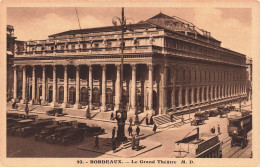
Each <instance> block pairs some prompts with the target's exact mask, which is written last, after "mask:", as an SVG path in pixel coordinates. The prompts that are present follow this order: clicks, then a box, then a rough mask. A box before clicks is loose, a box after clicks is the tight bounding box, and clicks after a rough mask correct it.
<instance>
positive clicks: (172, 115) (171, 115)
mask: <svg viewBox="0 0 260 167" xmlns="http://www.w3.org/2000/svg"><path fill="white" fill-rule="evenodd" d="M171 122H173V114H171Z"/></svg>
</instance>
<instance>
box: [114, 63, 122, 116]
mask: <svg viewBox="0 0 260 167" xmlns="http://www.w3.org/2000/svg"><path fill="white" fill-rule="evenodd" d="M120 96H121V90H120V64H116V86H115V108H114V110H115V111H117V110H118V109H119V105H120Z"/></svg>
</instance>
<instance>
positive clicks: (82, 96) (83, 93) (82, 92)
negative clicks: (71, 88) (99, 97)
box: [80, 87, 88, 105]
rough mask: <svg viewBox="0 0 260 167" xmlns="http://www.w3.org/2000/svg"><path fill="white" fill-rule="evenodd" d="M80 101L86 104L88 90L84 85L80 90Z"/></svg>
mask: <svg viewBox="0 0 260 167" xmlns="http://www.w3.org/2000/svg"><path fill="white" fill-rule="evenodd" d="M80 103H81V104H82V105H87V104H88V91H87V88H86V87H82V88H81V90H80Z"/></svg>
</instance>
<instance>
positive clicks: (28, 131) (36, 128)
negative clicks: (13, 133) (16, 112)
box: [17, 119, 52, 137]
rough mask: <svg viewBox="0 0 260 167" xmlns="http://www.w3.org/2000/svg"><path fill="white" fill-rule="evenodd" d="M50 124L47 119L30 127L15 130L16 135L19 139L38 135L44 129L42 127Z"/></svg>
mask: <svg viewBox="0 0 260 167" xmlns="http://www.w3.org/2000/svg"><path fill="white" fill-rule="evenodd" d="M50 124H52V122H51V121H49V120H48V119H46V120H40V121H36V122H33V123H31V124H30V126H27V127H23V128H20V129H17V133H18V135H19V136H21V137H27V136H30V135H34V134H35V133H39V132H40V131H41V130H42V129H43V128H44V126H47V125H50Z"/></svg>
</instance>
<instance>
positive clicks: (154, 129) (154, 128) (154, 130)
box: [153, 124, 157, 133]
mask: <svg viewBox="0 0 260 167" xmlns="http://www.w3.org/2000/svg"><path fill="white" fill-rule="evenodd" d="M156 129H157V126H156V125H155V124H154V125H153V132H154V133H156Z"/></svg>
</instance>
